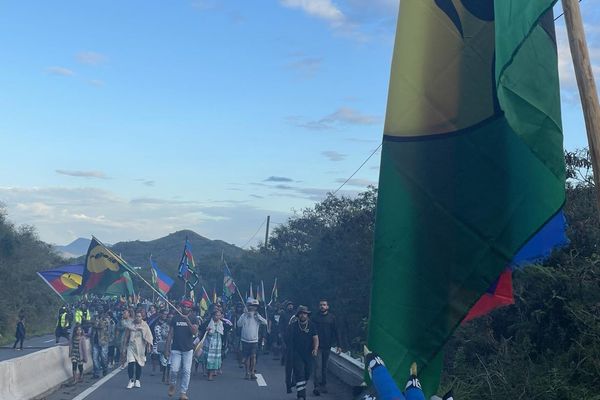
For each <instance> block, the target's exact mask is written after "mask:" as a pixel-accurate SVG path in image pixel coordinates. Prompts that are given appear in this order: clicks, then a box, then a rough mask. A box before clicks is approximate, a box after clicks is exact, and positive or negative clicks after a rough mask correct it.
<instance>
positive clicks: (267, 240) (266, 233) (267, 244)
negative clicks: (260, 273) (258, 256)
mask: <svg viewBox="0 0 600 400" xmlns="http://www.w3.org/2000/svg"><path fill="white" fill-rule="evenodd" d="M269 222H271V216H270V215H267V230H266V231H265V250H267V248H268V246H269Z"/></svg>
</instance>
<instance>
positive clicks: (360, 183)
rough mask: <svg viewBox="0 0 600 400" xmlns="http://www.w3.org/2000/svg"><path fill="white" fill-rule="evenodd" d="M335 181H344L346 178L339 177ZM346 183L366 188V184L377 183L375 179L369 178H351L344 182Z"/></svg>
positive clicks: (374, 184) (373, 184) (372, 184)
mask: <svg viewBox="0 0 600 400" xmlns="http://www.w3.org/2000/svg"><path fill="white" fill-rule="evenodd" d="M336 182H337V183H344V182H346V179H344V178H339V179H337V180H336ZM346 185H347V186H356V187H362V188H366V187H367V186H377V185H378V183H377V182H376V181H372V180H370V179H359V178H353V179H350V180H348V182H346Z"/></svg>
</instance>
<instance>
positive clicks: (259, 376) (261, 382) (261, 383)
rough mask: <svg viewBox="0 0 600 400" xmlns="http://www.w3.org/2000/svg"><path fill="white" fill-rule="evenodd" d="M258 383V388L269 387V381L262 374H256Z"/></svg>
mask: <svg viewBox="0 0 600 400" xmlns="http://www.w3.org/2000/svg"><path fill="white" fill-rule="evenodd" d="M256 383H258V386H267V381H265V378H263V376H262V374H256Z"/></svg>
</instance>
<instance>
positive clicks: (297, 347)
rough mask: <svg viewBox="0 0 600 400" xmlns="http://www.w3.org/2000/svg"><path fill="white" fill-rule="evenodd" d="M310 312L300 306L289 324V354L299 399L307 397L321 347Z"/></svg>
mask: <svg viewBox="0 0 600 400" xmlns="http://www.w3.org/2000/svg"><path fill="white" fill-rule="evenodd" d="M309 314H310V311H309V310H308V307H306V306H298V309H297V311H296V320H294V321H293V322H292V323H290V324H289V326H288V331H287V342H288V344H289V348H290V350H289V353H288V355H289V356H291V359H290V361H291V363H292V369H293V375H294V379H295V380H296V395H297V397H298V398H299V399H306V385H307V382H308V379H309V378H310V373H311V370H312V363H313V358H314V357H316V356H317V351H318V349H319V336H318V333H317V327H316V326H315V325H314V324H313V323H312V322H311V321H310V320H309V318H308V316H309ZM288 389H289V388H288ZM288 393H289V390H288Z"/></svg>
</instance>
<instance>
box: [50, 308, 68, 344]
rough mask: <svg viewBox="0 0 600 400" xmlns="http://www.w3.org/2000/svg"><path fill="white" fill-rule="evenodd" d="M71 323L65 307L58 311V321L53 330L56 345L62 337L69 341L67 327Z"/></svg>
mask: <svg viewBox="0 0 600 400" xmlns="http://www.w3.org/2000/svg"><path fill="white" fill-rule="evenodd" d="M70 323H71V321H70V319H69V313H68V311H67V307H65V306H62V307H61V308H60V310H59V311H58V320H57V321H56V329H55V330H54V336H56V343H58V342H59V340H60V338H61V337H64V338H65V339H67V341H69V325H70Z"/></svg>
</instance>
